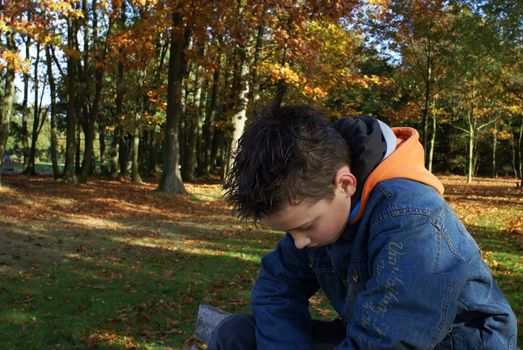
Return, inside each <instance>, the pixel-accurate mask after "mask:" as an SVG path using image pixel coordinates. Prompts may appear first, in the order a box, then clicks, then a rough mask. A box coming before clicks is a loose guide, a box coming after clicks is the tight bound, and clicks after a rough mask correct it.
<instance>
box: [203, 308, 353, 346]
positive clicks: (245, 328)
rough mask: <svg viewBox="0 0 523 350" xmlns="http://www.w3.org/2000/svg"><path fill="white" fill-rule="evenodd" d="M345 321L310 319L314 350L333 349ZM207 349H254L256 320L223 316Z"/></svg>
mask: <svg viewBox="0 0 523 350" xmlns="http://www.w3.org/2000/svg"><path fill="white" fill-rule="evenodd" d="M345 332H346V330H345V323H344V322H343V321H342V320H341V319H336V320H333V321H318V320H313V321H312V338H313V339H314V350H328V349H333V348H334V345H336V344H337V343H339V342H341V341H342V340H343V339H344V338H345ZM208 349H209V350H255V349H256V320H255V318H254V316H252V315H244V314H233V315H230V316H228V317H227V318H225V319H224V320H223V321H222V322H220V324H218V326H217V327H216V329H215V330H214V332H213V334H212V336H211V339H210V340H209V347H208Z"/></svg>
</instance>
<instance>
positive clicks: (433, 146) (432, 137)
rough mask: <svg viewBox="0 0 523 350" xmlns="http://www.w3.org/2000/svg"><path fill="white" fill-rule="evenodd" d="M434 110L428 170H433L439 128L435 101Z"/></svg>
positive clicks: (432, 113)
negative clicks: (437, 129)
mask: <svg viewBox="0 0 523 350" xmlns="http://www.w3.org/2000/svg"><path fill="white" fill-rule="evenodd" d="M432 104H433V106H432V112H431V119H432V135H431V137H430V144H429V156H428V170H429V171H430V172H432V164H433V162H434V148H435V147H436V128H437V122H436V115H435V114H434V101H433V102H432Z"/></svg>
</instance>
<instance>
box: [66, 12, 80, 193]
mask: <svg viewBox="0 0 523 350" xmlns="http://www.w3.org/2000/svg"><path fill="white" fill-rule="evenodd" d="M75 22H76V20H73V19H72V17H69V18H68V19H67V46H68V47H69V48H70V49H74V47H75V45H74V43H75V41H76V34H77V33H76V31H77V30H76V23H75ZM76 69H77V64H76V58H74V57H71V56H70V57H68V58H67V93H68V101H67V131H66V150H65V168H64V175H63V177H64V180H65V182H68V183H76V182H77V178H76V171H75V152H76V123H77V109H76Z"/></svg>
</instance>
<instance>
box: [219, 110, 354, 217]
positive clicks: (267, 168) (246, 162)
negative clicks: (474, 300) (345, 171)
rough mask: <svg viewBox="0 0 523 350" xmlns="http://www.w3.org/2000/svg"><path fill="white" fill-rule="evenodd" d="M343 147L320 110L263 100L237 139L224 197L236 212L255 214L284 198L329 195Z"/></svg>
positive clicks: (277, 206) (344, 158) (344, 155)
mask: <svg viewBox="0 0 523 350" xmlns="http://www.w3.org/2000/svg"><path fill="white" fill-rule="evenodd" d="M349 159H350V157H349V150H348V146H347V143H346V142H345V141H344V140H343V138H342V137H341V135H340V134H339V133H338V132H337V131H336V130H335V129H333V128H332V126H331V125H330V123H329V122H328V121H327V120H326V119H325V117H324V116H323V114H322V113H321V112H320V111H318V110H316V109H313V108H311V107H308V106H283V107H274V106H269V107H267V108H265V109H263V110H262V111H261V112H259V113H257V114H256V116H255V117H254V118H253V120H252V122H251V123H250V124H249V125H248V126H247V127H246V128H245V130H244V132H243V135H242V136H241V138H240V140H239V141H238V145H237V148H236V151H235V154H234V160H233V163H232V166H231V169H230V171H229V173H228V175H227V179H226V181H225V190H226V193H225V198H226V199H227V200H228V201H229V202H230V203H231V204H232V206H233V209H234V211H235V212H236V214H237V215H238V216H239V217H240V218H244V219H247V218H252V219H254V220H255V221H257V220H259V219H260V218H261V217H262V216H263V215H268V214H272V213H275V212H277V211H279V210H281V209H283V208H284V207H285V206H287V205H289V204H298V203H301V202H310V203H315V202H317V201H319V200H321V199H324V198H327V199H332V198H333V197H334V189H335V187H334V178H335V175H336V171H337V170H338V169H339V168H340V167H341V166H343V165H344V164H347V165H349Z"/></svg>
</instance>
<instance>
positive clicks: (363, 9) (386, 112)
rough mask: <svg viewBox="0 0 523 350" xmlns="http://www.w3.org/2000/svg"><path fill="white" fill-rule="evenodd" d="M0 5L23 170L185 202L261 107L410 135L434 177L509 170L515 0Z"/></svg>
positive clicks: (4, 81) (2, 91) (2, 54)
mask: <svg viewBox="0 0 523 350" xmlns="http://www.w3.org/2000/svg"><path fill="white" fill-rule="evenodd" d="M0 4H1V5H2V6H0V42H1V45H0V77H1V83H0V101H1V103H0V116H1V119H0V153H1V154H2V155H4V154H6V155H9V156H10V157H11V159H17V160H18V161H19V162H20V163H21V164H22V165H23V168H24V170H25V172H26V173H28V174H34V173H35V166H34V164H35V161H37V160H40V161H48V162H50V163H52V164H53V167H52V168H53V174H54V175H55V177H57V178H59V177H60V178H63V179H64V180H65V181H68V182H76V181H87V180H88V178H89V177H90V176H94V175H96V174H102V175H106V176H130V177H131V179H132V180H133V181H135V182H139V181H141V177H142V176H154V175H161V176H160V177H159V179H160V180H159V186H158V189H159V190H161V191H165V192H172V193H183V192H184V186H183V182H184V181H191V180H192V179H194V178H195V177H209V176H219V177H223V176H224V174H225V172H226V171H227V167H228V164H229V159H230V157H231V154H232V153H233V151H234V147H235V141H236V140H237V138H238V137H239V135H240V134H241V131H242V130H243V126H244V125H245V124H246V123H248V121H249V118H250V116H251V115H252V114H253V113H254V112H255V111H256V109H257V108H260V107H261V106H263V105H265V104H267V103H269V102H272V103H307V104H311V105H313V106H315V107H318V108H320V109H323V110H324V111H326V113H327V114H328V115H329V116H330V117H331V118H334V119H335V118H339V117H341V116H344V115H355V116H358V115H365V114H372V115H375V116H377V117H379V118H381V119H383V120H384V121H386V122H389V123H390V124H391V125H406V124H408V125H411V126H414V127H417V128H418V129H419V130H420V132H421V135H422V141H423V144H424V146H425V150H426V152H427V154H426V155H427V157H426V160H427V166H428V167H429V168H430V169H432V170H434V171H436V172H448V173H460V174H467V175H468V177H469V180H470V179H471V178H472V176H474V175H475V174H477V173H483V174H489V175H494V176H496V175H498V174H501V175H511V176H516V177H519V178H521V175H522V161H521V155H522V124H523V117H522V114H523V109H522V103H523V68H522V67H523V64H522V51H523V5H522V4H521V2H520V1H517V0H510V1H498V0H482V1H479V2H478V1H466V0H454V1H443V0H416V1H409V2H404V1H397V0H373V1H371V0H367V1H363V0H362V1H358V0H353V1H352V0H351V1H332V0H330V1H328V0H316V1H312V0H311V1H306V0H304V1H297V0H284V1H281V0H280V1H275V0H237V1H235V2H223V1H199V0H193V1H191V2H185V1H175V0H67V1H63V0H24V1H12V0H8V1H6V0H4V1H0ZM20 100H21V101H20ZM4 158H5V157H2V159H4ZM61 164H63V168H61V167H60V165H61Z"/></svg>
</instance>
